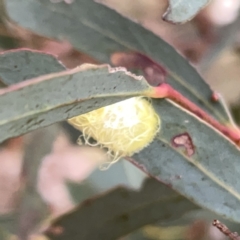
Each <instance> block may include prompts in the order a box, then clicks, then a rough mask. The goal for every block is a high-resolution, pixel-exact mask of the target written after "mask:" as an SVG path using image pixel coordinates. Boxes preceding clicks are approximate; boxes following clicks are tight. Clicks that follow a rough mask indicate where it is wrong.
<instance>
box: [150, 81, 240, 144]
mask: <svg viewBox="0 0 240 240" xmlns="http://www.w3.org/2000/svg"><path fill="white" fill-rule="evenodd" d="M151 97H154V98H169V99H171V100H172V101H173V102H175V103H177V104H179V105H180V106H182V107H183V108H185V109H187V110H188V111H190V112H191V113H193V114H195V115H196V116H198V117H199V118H201V119H203V120H204V121H205V122H207V123H208V124H210V125H211V126H212V127H214V128H215V129H217V130H218V131H220V132H221V133H222V134H224V135H225V136H226V137H227V138H229V139H230V140H231V141H233V142H234V143H235V144H236V145H237V146H240V132H239V131H236V130H232V129H230V128H228V127H226V126H224V125H222V124H221V123H219V122H218V121H217V120H215V119H214V118H213V117H211V116H210V115H208V114H207V113H206V112H205V111H203V110H202V109H201V108H200V107H198V106H197V105H195V104H194V103H192V102H191V101H190V100H188V99H187V98H186V97H184V96H183V95H182V94H181V93H179V92H178V91H176V90H175V89H173V88H172V87H171V86H170V85H169V84H167V83H162V84H161V85H160V86H158V87H156V88H155V91H154V94H153V95H151Z"/></svg>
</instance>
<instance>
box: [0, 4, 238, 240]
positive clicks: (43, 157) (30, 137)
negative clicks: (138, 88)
mask: <svg viewBox="0 0 240 240" xmlns="http://www.w3.org/2000/svg"><path fill="white" fill-rule="evenodd" d="M6 1H7V0H6ZM75 1H77V0H75ZM52 2H53V3H54V4H58V2H60V1H54V0H52ZM65 2H66V4H71V1H65ZM104 3H105V4H107V5H109V6H110V7H112V8H114V9H117V11H119V12H121V13H122V14H124V15H127V16H130V17H131V18H134V19H137V20H138V21H139V22H141V23H142V24H143V25H144V26H145V27H146V28H148V29H150V30H151V31H153V32H154V33H156V34H157V35H159V36H160V37H161V38H163V39H164V40H166V41H167V42H168V43H170V44H171V45H173V46H174V47H175V48H176V49H177V50H178V51H179V52H180V53H181V54H182V55H183V56H185V57H186V58H187V59H188V60H189V61H190V62H191V64H193V65H194V66H195V67H196V68H197V70H198V71H199V73H200V74H201V75H202V76H203V77H204V79H206V81H207V82H208V83H209V84H210V85H211V87H212V89H214V91H217V92H220V93H221V94H222V95H223V96H224V98H225V99H226V102H227V104H228V105H229V106H230V107H231V109H232V112H233V115H234V117H235V119H236V121H237V122H238V123H240V113H239V112H240V111H239V110H240V106H239V100H240V88H239V76H240V68H239V65H240V51H239V49H240V27H239V26H240V17H239V7H240V1H239V0H213V1H212V2H211V4H210V5H208V6H207V7H206V8H204V9H203V10H202V11H201V12H200V13H199V14H198V15H197V16H196V17H195V18H194V19H192V20H191V21H189V22H186V23H185V24H181V25H173V24H170V23H167V22H164V21H163V20H162V15H163V13H164V12H165V10H166V7H167V5H168V2H167V1H161V0H132V1H128V0H122V1H117V0H104ZM16 48H30V49H37V50H41V51H44V52H48V53H51V54H54V55H56V56H57V57H58V58H59V59H60V60H61V61H62V62H63V63H64V65H65V66H66V67H68V68H73V67H76V66H78V65H80V64H82V63H86V62H88V63H95V62H96V61H95V60H94V59H92V58H91V57H89V56H87V55H85V54H83V53H81V52H79V51H77V50H76V49H74V48H73V47H72V46H71V44H70V43H68V42H60V41H55V40H52V39H48V38H45V37H42V36H38V35H37V34H34V33H32V32H30V31H28V30H26V29H23V28H21V27H20V26H18V25H16V24H15V23H13V22H11V21H10V20H8V21H6V13H5V12H4V1H2V0H1V1H0V51H1V52H2V51H4V50H9V49H16ZM0 87H4V84H3V83H1V82H0ZM200 91H201V90H200ZM78 135H79V133H78V132H77V131H76V130H74V129H73V128H72V127H71V126H69V125H68V124H67V123H61V124H56V125H54V126H50V127H48V128H45V129H42V130H38V131H34V132H32V133H30V134H27V135H25V136H23V137H18V138H14V139H10V140H7V141H6V142H4V143H2V144H1V145H0V166H1V167H0V239H32V240H40V239H41V240H43V239H45V237H44V236H43V235H42V233H41V232H42V231H43V230H44V229H45V225H47V223H48V221H49V219H51V218H52V217H56V216H59V215H61V214H63V213H65V212H67V211H69V210H70V209H72V208H73V207H74V206H75V205H76V204H78V203H81V202H83V201H84V200H86V199H88V198H90V197H93V196H94V195H96V194H101V193H103V192H105V191H109V190H110V189H112V188H114V187H117V186H119V185H121V186H126V187H128V188H130V189H133V190H136V189H139V188H140V187H141V185H142V183H143V182H144V181H145V179H146V175H145V174H144V173H142V172H141V171H139V170H138V169H137V168H135V167H133V166H132V165H131V164H130V163H128V162H126V161H124V162H123V161H121V162H118V163H117V164H115V165H113V166H112V167H111V168H110V169H109V170H108V171H105V172H102V171H100V170H99V169H98V168H97V165H95V166H88V161H87V159H84V157H83V155H82V153H81V151H80V150H76V149H78V148H79V147H77V145H76V141H77V138H78ZM63 149H64V154H63ZM60 155H61V156H62V158H63V160H61V161H59V156H60ZM79 159H81V161H79ZM33 160H34V161H33ZM53 169H54V171H53ZM76 169H85V171H84V170H83V171H80V170H79V172H76V171H77V170H76ZM36 186H37V187H36ZM56 189H57V190H56ZM137 191H139V190H137ZM172 211H173V212H174V211H175V208H172ZM215 217H217V216H214V215H213V214H211V213H209V212H207V211H203V210H201V209H195V210H192V211H190V212H188V213H185V214H184V215H183V216H179V219H176V220H174V221H166V222H162V221H160V222H155V223H154V224H152V225H149V226H145V227H143V228H142V229H138V230H136V231H135V232H133V233H131V234H129V235H127V236H125V237H123V238H121V239H122V240H123V239H125V240H134V239H140V240H144V239H145V240H147V239H162V240H173V239H174V240H175V239H176V240H177V239H186V240H200V239H201V240H204V239H212V240H215V239H216V240H220V239H225V236H223V234H221V233H220V232H219V231H218V230H216V229H215V228H213V227H211V224H210V223H211V220H212V219H214V218H215ZM218 218H219V217H218ZM224 221H225V223H226V224H228V226H229V227H230V228H231V230H233V231H235V230H236V231H238V230H240V228H239V226H238V225H236V224H233V223H230V222H226V220H224ZM109 230H110V229H109ZM69 240H70V239H69Z"/></svg>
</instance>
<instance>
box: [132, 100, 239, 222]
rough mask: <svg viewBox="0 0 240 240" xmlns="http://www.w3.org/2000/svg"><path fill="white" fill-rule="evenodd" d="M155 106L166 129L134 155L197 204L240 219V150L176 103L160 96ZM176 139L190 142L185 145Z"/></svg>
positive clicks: (146, 168) (143, 166)
mask: <svg viewBox="0 0 240 240" xmlns="http://www.w3.org/2000/svg"><path fill="white" fill-rule="evenodd" d="M153 106H154V108H155V110H156V112H157V113H158V114H159V116H160V117H161V121H162V126H161V131H160V132H159V133H158V134H157V137H156V138H155V140H154V141H153V142H152V143H151V144H150V145H149V146H148V147H147V148H145V149H144V150H143V151H141V152H140V153H138V154H135V155H134V156H133V157H132V160H131V158H130V160H131V161H132V162H133V163H135V164H136V165H137V166H138V167H139V168H141V169H142V170H143V171H145V172H146V173H148V174H150V175H151V176H153V177H155V178H156V179H158V180H159V181H160V182H163V183H165V184H167V185H168V186H169V187H171V188H172V189H174V190H176V191H177V192H179V193H180V194H181V195H184V196H185V197H186V198H188V199H189V200H191V201H193V202H194V203H196V204H197V205H199V206H201V207H203V208H206V209H208V210H210V211H213V212H215V213H217V214H219V215H221V216H223V217H227V218H229V219H231V220H233V221H236V222H240V183H239V181H238V180H237V179H238V176H239V175H240V161H239V156H240V152H239V149H237V148H236V147H235V145H233V144H232V143H231V142H229V141H228V140H227V139H226V138H225V137H223V136H222V135H221V134H220V133H219V132H217V131H215V130H214V129H213V128H211V127H210V126H209V125H207V124H205V123H204V122H202V121H201V120H200V119H198V118H197V117H195V116H194V115H192V114H190V113H188V112H187V111H185V110H184V109H181V108H180V107H179V106H177V105H176V104H174V103H173V102H171V101H169V100H159V99H158V100H153ZM181 137H183V138H182V139H181ZM176 140H178V141H186V142H185V148H184V147H180V146H177V145H176Z"/></svg>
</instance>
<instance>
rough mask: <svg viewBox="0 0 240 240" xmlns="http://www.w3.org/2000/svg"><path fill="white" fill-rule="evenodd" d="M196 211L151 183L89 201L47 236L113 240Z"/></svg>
mask: <svg viewBox="0 0 240 240" xmlns="http://www.w3.org/2000/svg"><path fill="white" fill-rule="evenodd" d="M173 208H174V211H173V210H172V209H173ZM195 208H196V206H195V205H194V204H192V203H191V202H189V201H186V199H184V198H183V197H181V196H179V195H178V194H176V193H175V192H174V191H172V190H171V189H169V188H167V187H166V186H164V185H161V184H159V183H157V181H155V180H154V179H148V180H147V181H146V182H145V184H144V186H143V188H142V189H141V190H140V191H139V192H137V191H133V190H129V189H126V188H123V187H118V188H116V189H113V190H111V191H110V192H107V193H105V194H103V195H101V196H97V197H96V198H94V199H89V200H87V201H85V202H84V203H83V204H81V205H80V206H79V207H78V208H76V209H75V210H74V211H72V212H70V213H68V214H66V215H65V216H62V217H60V218H59V219H57V220H56V221H55V222H54V223H53V224H52V225H51V226H50V227H49V228H48V230H47V231H46V234H47V236H48V237H49V238H50V239H52V240H67V239H71V240H78V239H81V240H90V239H96V240H97V239H99V240H100V239H104V240H112V239H117V238H119V237H121V236H124V235H126V234H128V233H130V232H132V231H134V230H136V229H138V228H140V227H142V226H144V225H146V224H149V223H153V222H156V221H165V220H169V219H176V218H177V217H180V216H181V215H183V214H184V213H185V212H187V211H189V210H192V209H195ZM136 219H137V221H136Z"/></svg>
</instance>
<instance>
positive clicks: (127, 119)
mask: <svg viewBox="0 0 240 240" xmlns="http://www.w3.org/2000/svg"><path fill="white" fill-rule="evenodd" d="M68 122H69V123H70V124H71V125H72V126H74V127H75V128H76V129H78V130H80V131H82V133H83V137H84V139H85V141H86V143H87V144H90V143H89V142H88V139H89V138H90V137H92V138H93V139H94V140H96V141H97V144H98V145H99V146H100V147H102V148H107V149H108V152H107V153H108V158H109V159H110V160H109V159H108V160H107V161H109V163H113V162H115V161H117V160H119V159H120V158H121V157H124V156H131V155H133V154H134V153H136V152H139V151H140V150H142V149H143V148H144V147H146V146H147V145H148V144H149V143H151V142H152V140H153V139H154V137H155V135H156V133H157V132H158V131H159V130H160V124H161V122H160V118H159V116H158V115H157V114H156V112H155V111H154V109H153V107H152V105H151V103H150V102H149V101H148V100H147V99H145V98H143V97H133V98H130V99H127V100H124V101H121V102H118V103H115V104H113V105H109V106H106V107H103V108H100V109H97V110H94V111H91V112H89V113H86V114H83V115H79V116H76V117H73V118H71V119H69V120H68ZM90 145H91V144H90Z"/></svg>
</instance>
